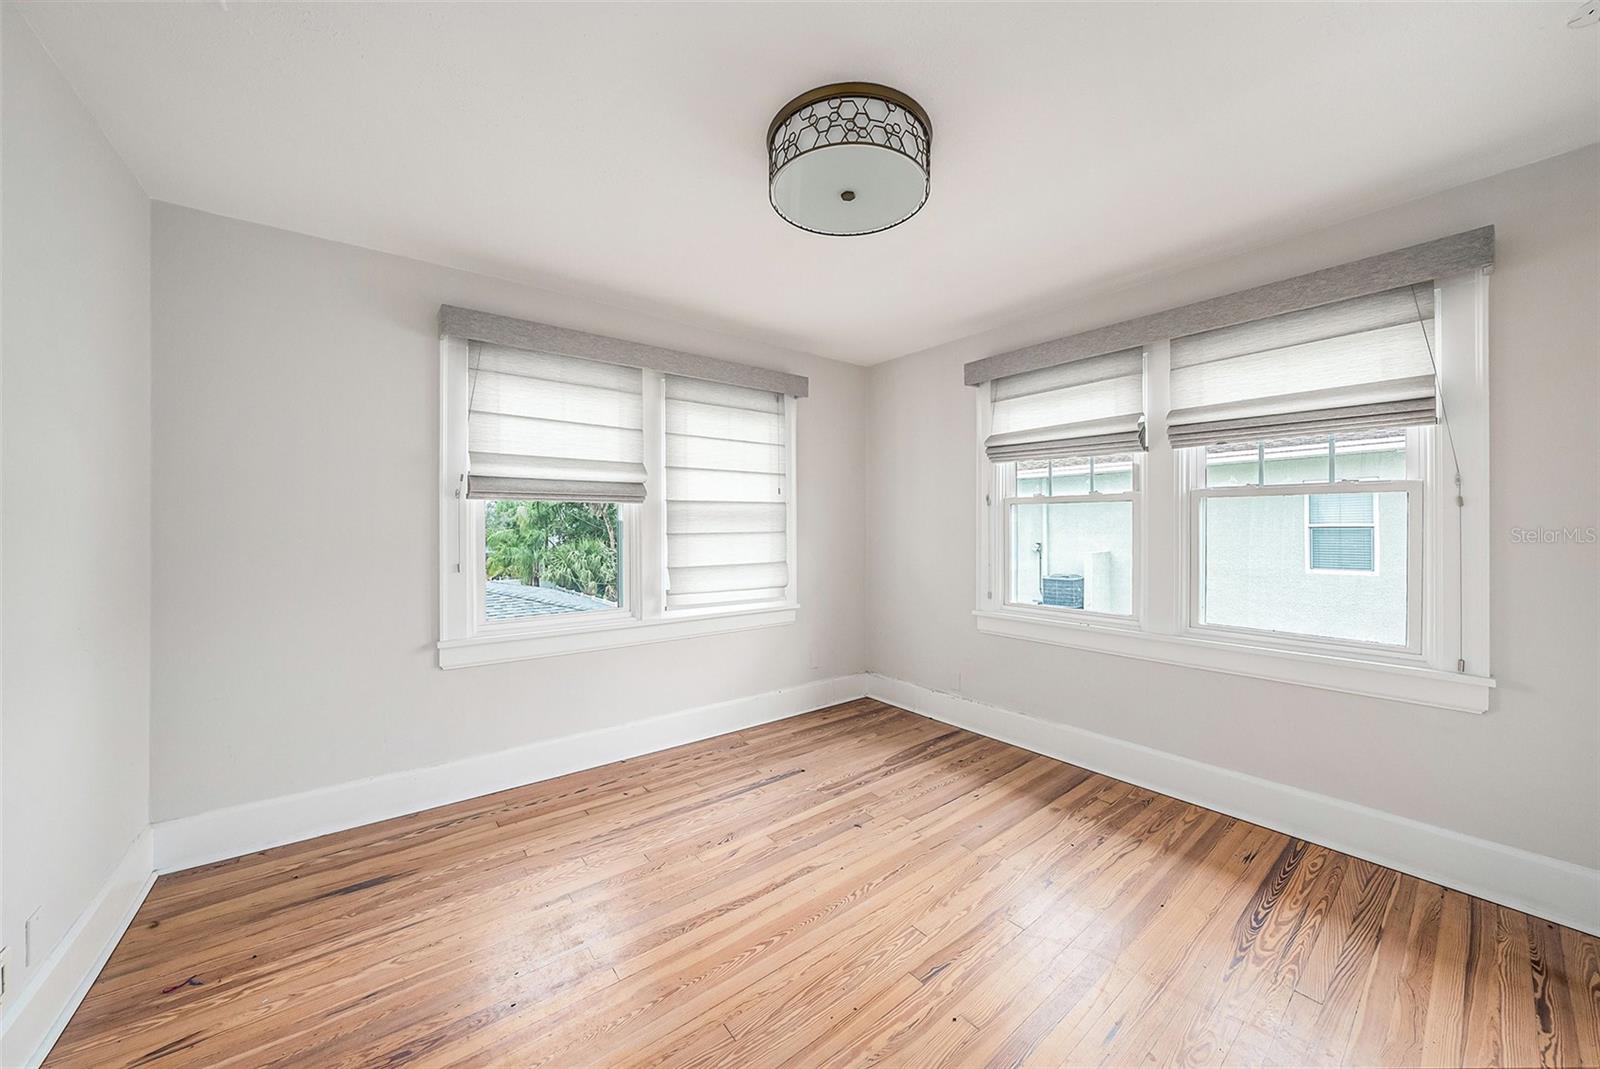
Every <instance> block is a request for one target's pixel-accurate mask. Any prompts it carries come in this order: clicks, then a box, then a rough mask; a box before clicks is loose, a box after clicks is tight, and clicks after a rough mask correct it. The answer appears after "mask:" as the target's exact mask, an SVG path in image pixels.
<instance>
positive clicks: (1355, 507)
mask: <svg viewBox="0 0 1600 1069" xmlns="http://www.w3.org/2000/svg"><path fill="white" fill-rule="evenodd" d="M1306 567H1307V568H1308V569H1310V570H1311V571H1313V572H1355V573H1357V574H1362V575H1376V574H1377V572H1378V511H1377V505H1376V503H1375V499H1374V497H1373V495H1372V494H1308V495H1307V496H1306Z"/></svg>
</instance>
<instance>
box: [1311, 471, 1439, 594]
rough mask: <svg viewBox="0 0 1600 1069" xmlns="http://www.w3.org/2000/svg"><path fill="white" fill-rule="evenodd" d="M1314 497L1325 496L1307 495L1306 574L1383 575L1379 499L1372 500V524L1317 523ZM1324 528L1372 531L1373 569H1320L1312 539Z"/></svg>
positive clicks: (1408, 501)
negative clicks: (1313, 510)
mask: <svg viewBox="0 0 1600 1069" xmlns="http://www.w3.org/2000/svg"><path fill="white" fill-rule="evenodd" d="M1357 492H1359V491H1357ZM1374 493H1376V491H1374ZM1313 496H1316V497H1321V496H1323V495H1322V494H1321V492H1319V491H1314V490H1313V491H1307V493H1306V503H1305V513H1306V522H1305V531H1306V536H1305V567H1306V574H1307V575H1369V576H1371V575H1381V574H1382V569H1383V542H1382V535H1383V532H1382V531H1381V530H1379V526H1380V524H1381V523H1382V522H1383V521H1382V518H1381V517H1380V516H1379V514H1378V500H1377V498H1376V497H1374V498H1373V500H1372V522H1371V523H1316V522H1314V521H1313V520H1312V519H1311V498H1312V497H1313ZM1406 502H1407V505H1408V506H1409V505H1410V502H1411V498H1409V497H1408V498H1407V499H1406ZM1411 518H1412V517H1411V516H1410V515H1409V514H1408V516H1407V523H1409V522H1410V520H1411ZM1416 519H1417V521H1418V522H1420V521H1421V519H1422V517H1421V516H1420V515H1418V516H1417V517H1416ZM1324 528H1333V529H1339V528H1349V529H1351V530H1357V531H1360V530H1370V531H1371V532H1372V567H1370V568H1318V567H1317V566H1316V564H1315V563H1314V562H1313V561H1312V559H1311V552H1312V549H1311V547H1312V542H1313V539H1312V537H1311V532H1313V531H1316V530H1321V529H1324ZM1410 529H1411V528H1410V527H1409V526H1408V527H1407V528H1406V530H1408V531H1409V530H1410Z"/></svg>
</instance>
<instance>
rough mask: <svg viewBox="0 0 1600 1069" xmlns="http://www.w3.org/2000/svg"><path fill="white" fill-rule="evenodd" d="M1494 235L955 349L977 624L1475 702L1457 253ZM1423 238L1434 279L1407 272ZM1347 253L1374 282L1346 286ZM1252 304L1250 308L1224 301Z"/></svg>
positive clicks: (1471, 290) (1340, 686) (1044, 638)
mask: <svg viewBox="0 0 1600 1069" xmlns="http://www.w3.org/2000/svg"><path fill="white" fill-rule="evenodd" d="M1491 245H1492V233H1490V232H1487V231H1483V232H1471V233H1469V234H1466V235H1458V236H1457V237H1456V238H1452V239H1442V240H1441V242H1439V243H1434V244H1431V245H1425V246H1419V247H1417V248H1415V249H1411V250H1402V252H1401V253H1398V254H1395V255H1394V256H1393V257H1375V258H1373V259H1372V260H1370V261H1362V262H1360V263H1357V264H1352V265H1345V266H1344V267H1341V268H1331V269H1329V270H1328V271H1326V272H1317V273H1313V274H1312V275H1308V276H1304V277H1303V278H1301V279H1291V280H1288V281H1286V282H1284V283H1281V284H1271V285H1268V286H1264V287H1260V288H1259V289H1258V290H1252V291H1247V292H1246V293H1243V294H1234V295H1230V296H1228V297H1221V298H1216V299H1214V300H1212V301H1202V302H1200V303H1199V304H1197V305H1193V306H1188V307H1185V308H1181V309H1174V310H1171V311H1168V312H1161V313H1156V314H1153V315H1151V316H1148V317H1146V318H1145V319H1143V320H1134V321H1130V322H1129V323H1124V324H1114V325H1112V326H1109V327H1102V328H1097V329H1095V330H1091V331H1087V332H1085V333H1084V334H1081V335H1074V336H1071V337H1067V338H1062V339H1057V340H1055V341H1050V342H1044V343H1041V344H1039V345H1036V346H1033V347H1031V348H1028V349H1022V350H1017V351H1015V352H1012V353H1002V354H998V355H996V356H993V357H986V358H984V359H982V360H978V361H974V362H973V363H971V364H968V365H967V368H966V376H965V377H966V381H967V382H968V384H969V385H977V386H980V387H981V388H980V390H979V391H978V398H977V410H978V424H979V429H980V440H981V442H982V450H981V454H980V457H979V460H978V501H979V523H978V547H979V561H978V587H977V612H976V614H975V615H976V619H977V626H978V629H979V630H980V631H984V632H986V633H990V634H998V635H1006V636H1011V637H1016V638H1023V639H1028V640H1032V641H1037V642H1046V643H1054V644H1058V645H1068V646H1075V647H1080V648H1087V649H1092V650H1102V651H1107V652H1112V653H1116V654H1119V655H1122V656H1127V657H1142V658H1146V659H1151V660H1158V661H1168V662H1171V663H1176V664H1184V665H1191V666H1194V667H1199V668H1205V669H1208V670H1212V671H1221V672H1233V673H1238V674H1244V675H1254V676H1260V677H1263V678H1268V679H1276V680H1282V681H1286V682H1294V683H1301V684H1306V685H1312V686H1320V687H1326V688H1329V689H1335V690H1345V691H1351V692H1354V693H1359V694H1368V695H1377V696H1382V697H1389V698H1395V699H1398V700H1401V701H1414V702H1417V703H1419V704H1426V705H1440V706H1445V707H1450V708H1459V709H1464V710H1468V711H1475V712H1481V711H1483V710H1484V708H1486V706H1487V692H1488V688H1490V687H1492V686H1493V680H1492V679H1490V678H1489V677H1488V675H1487V667H1488V663H1487V648H1488V625H1487V624H1488V617H1487V603H1486V590H1487V582H1486V579H1485V577H1484V574H1483V572H1484V569H1485V568H1486V567H1487V561H1488V528H1487V505H1488V500H1487V475H1488V463H1487V418H1488V405H1487V393H1486V391H1487V372H1486V366H1487V365H1486V362H1485V353H1484V348H1485V341H1486V337H1487V329H1486V326H1485V310H1486V292H1487V275H1486V274H1485V273H1482V272H1479V271H1477V270H1473V269H1471V267H1470V265H1471V263H1472V262H1478V263H1486V262H1487V259H1484V257H1486V256H1487V251H1486V250H1487V249H1488V248H1489V247H1490V246H1491ZM1440 250H1444V253H1440ZM1436 254H1438V256H1437V259H1438V263H1439V264H1440V266H1441V268H1442V269H1444V271H1443V273H1442V274H1441V276H1440V281H1437V282H1428V281H1419V282H1406V281H1405V278H1404V276H1405V275H1406V274H1408V273H1411V272H1414V271H1417V270H1419V269H1420V267H1419V265H1420V264H1421V263H1422V262H1423V261H1428V260H1430V259H1431V258H1434V257H1435V256H1436ZM1369 274H1370V275H1371V276H1373V277H1376V278H1381V279H1384V280H1385V282H1384V285H1386V286H1387V287H1388V288H1382V287H1377V288H1376V291H1375V292H1371V293H1361V292H1360V291H1359V289H1358V288H1357V287H1359V286H1361V285H1363V284H1365V278H1366V276H1368V275H1369ZM1397 282H1401V283H1404V284H1401V285H1397V284H1396V283H1397ZM1341 289H1343V290H1344V291H1345V295H1343V296H1341V295H1340V293H1339V292H1338V291H1339V290H1341ZM1352 289H1355V290H1356V292H1354V293H1351V292H1350V291H1351V290H1352ZM1309 293H1318V294H1323V293H1327V294H1328V295H1329V296H1327V297H1325V298H1324V303H1321V304H1311V305H1310V306H1309V307H1304V306H1302V305H1304V304H1305V302H1306V299H1307V294H1309ZM1274 303H1277V304H1278V305H1279V307H1283V306H1287V309H1286V310H1284V311H1282V312H1280V313H1278V314H1272V312H1271V307H1270V306H1271V305H1273V304H1274ZM1249 306H1266V307H1267V312H1266V313H1265V314H1261V315H1259V316H1258V317H1257V318H1253V319H1248V320H1246V321H1243V322H1240V321H1239V318H1238V317H1239V313H1240V309H1241V307H1249ZM1180 326H1183V327H1187V328H1188V329H1187V331H1180V330H1179V329H1176V328H1178V327H1180ZM1158 329H1168V330H1169V333H1168V334H1167V335H1166V336H1165V337H1163V336H1162V335H1161V334H1159V333H1151V334H1149V335H1148V336H1149V337H1150V338H1152V340H1150V341H1148V342H1147V343H1146V344H1145V345H1144V346H1142V347H1141V348H1139V349H1136V350H1129V349H1126V348H1116V350H1115V351H1114V352H1112V353H1109V354H1106V355H1096V354H1097V352H1098V351H1099V350H1100V349H1102V348H1107V347H1112V346H1107V342H1108V341H1112V342H1115V341H1118V340H1120V341H1121V343H1122V344H1123V345H1126V343H1127V342H1128V341H1129V340H1132V339H1133V338H1135V337H1137V336H1138V335H1139V333H1141V332H1145V331H1151V332H1154V331H1156V330H1158ZM1141 372H1142V373H1141ZM1446 406H1448V407H1446ZM1119 436H1120V437H1119ZM1146 443H1148V446H1149V448H1148V449H1146Z"/></svg>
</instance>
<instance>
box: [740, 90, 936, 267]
mask: <svg viewBox="0 0 1600 1069" xmlns="http://www.w3.org/2000/svg"><path fill="white" fill-rule="evenodd" d="M932 141H933V124H932V123H930V122H929V121H928V113H927V112H926V111H924V110H923V109H922V105H921V104H918V103H917V102H916V101H915V100H912V99H911V98H910V97H908V96H906V94H904V93H902V92H900V91H899V90H898V89H890V88H889V87H888V86H886V85H876V84H874V83H872V82H837V83H835V84H833V85H824V86H820V87H818V88H816V89H813V90H811V91H810V92H808V93H801V94H800V95H799V96H797V97H795V98H794V99H793V100H791V101H789V103H787V104H785V105H784V106H783V107H782V108H781V109H779V111H778V114H777V116H776V117H774V118H773V120H772V125H771V126H769V127H767V163H768V167H767V182H768V188H769V192H770V194H771V198H772V207H773V209H774V210H775V211H776V212H777V213H778V214H779V215H781V216H783V218H784V219H786V220H788V221H789V222H791V223H793V224H794V225H795V226H797V227H799V228H800V229H802V230H809V231H811V232H812V233H814V234H833V235H839V236H848V235H855V234H873V233H876V232H878V231H879V230H887V229H889V228H890V227H891V226H896V225H898V224H900V223H903V222H905V221H906V220H907V219H909V218H911V217H912V216H913V215H916V214H917V212H918V211H919V210H920V209H921V208H922V206H923V204H925V203H926V202H927V200H928V155H929V147H930V145H931V144H932Z"/></svg>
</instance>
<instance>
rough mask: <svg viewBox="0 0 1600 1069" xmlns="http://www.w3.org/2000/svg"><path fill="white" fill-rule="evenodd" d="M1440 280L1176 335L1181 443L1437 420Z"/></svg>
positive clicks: (1171, 435)
mask: <svg viewBox="0 0 1600 1069" xmlns="http://www.w3.org/2000/svg"><path fill="white" fill-rule="evenodd" d="M1434 344H1435V343H1434V317H1433V285H1432V284H1431V283H1418V284H1415V285H1408V286H1401V287H1399V288H1398V289H1391V290H1386V291H1384V292H1381V293H1374V294H1370V295H1367V296H1363V297H1356V298H1353V299H1350V300H1343V301H1337V302H1334V303H1331V304H1325V305H1321V306H1320V307H1315V308H1307V309H1304V310H1301V311H1295V312H1289V313H1286V314H1283V315H1275V316H1271V317H1268V318H1263V319H1257V320H1254V321H1251V322H1246V323H1239V324H1236V325H1233V326H1227V327H1221V328H1219V329H1216V330H1208V331H1203V332H1201V333H1197V334H1190V335H1188V336H1187V337H1180V338H1174V339H1172V365H1171V366H1172V380H1171V398H1172V410H1171V412H1170V413H1169V414H1168V417H1167V437H1168V439H1169V440H1170V441H1171V443H1172V444H1173V445H1174V446H1193V445H1210V444H1214V443H1218V442H1228V441H1240V440H1256V439H1262V438H1273V437H1286V436H1296V435H1311V434H1317V435H1321V434H1332V433H1336V432H1338V431H1347V430H1358V429H1370V428H1377V427H1402V426H1408V425H1413V424H1421V423H1433V422H1435V420H1436V419H1437V415H1436V409H1437V396H1436V393H1437V387H1436V384H1435V372H1434V360H1433V350H1434Z"/></svg>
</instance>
